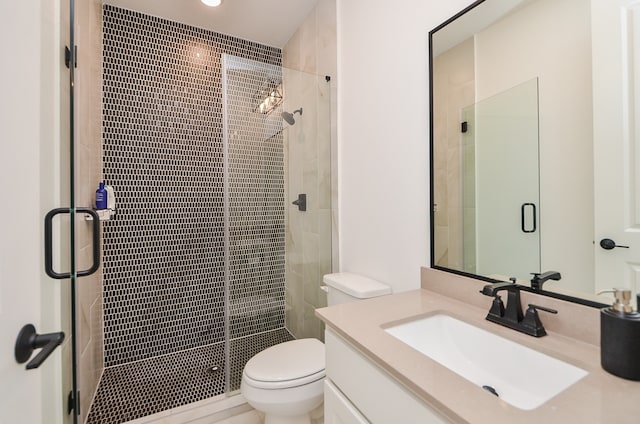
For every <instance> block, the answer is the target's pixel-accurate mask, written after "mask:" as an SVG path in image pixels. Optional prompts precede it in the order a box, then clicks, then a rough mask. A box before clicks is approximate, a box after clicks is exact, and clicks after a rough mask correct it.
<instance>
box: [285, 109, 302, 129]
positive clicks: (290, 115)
mask: <svg viewBox="0 0 640 424" xmlns="http://www.w3.org/2000/svg"><path fill="white" fill-rule="evenodd" d="M296 113H299V114H300V116H302V108H300V109H296V110H294V111H293V113H290V112H287V111H284V112H282V119H284V120H285V121H287V124H289V125H293V124H295V123H296V120H295V119H293V115H295V114H296Z"/></svg>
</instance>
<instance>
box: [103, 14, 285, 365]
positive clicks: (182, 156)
mask: <svg viewBox="0 0 640 424" xmlns="http://www.w3.org/2000/svg"><path fill="white" fill-rule="evenodd" d="M103 19H104V27H103V28H104V38H103V40H104V41H103V42H104V50H103V58H104V59H103V60H104V85H103V91H104V95H103V149H104V164H103V170H104V179H105V181H106V182H107V183H108V184H111V185H113V186H114V188H115V192H116V199H117V215H116V217H115V219H113V220H111V221H109V222H106V223H105V226H104V331H105V349H104V351H105V364H106V365H107V366H114V365H119V364H124V363H128V362H132V361H137V360H141V359H145V358H150V357H156V356H159V355H165V354H169V353H173V352H177V351H182V350H186V349H191V348H195V347H198V346H204V345H209V344H212V343H216V342H219V341H222V340H223V337H224V313H225V303H224V296H225V288H224V283H225V278H227V277H228V278H229V279H230V281H231V287H232V289H231V293H230V296H231V302H230V305H229V307H230V309H231V310H232V312H233V318H232V325H234V326H235V327H234V328H241V329H242V331H245V330H246V331H248V332H260V331H267V330H270V329H272V328H273V327H274V326H276V325H280V327H282V326H283V325H284V259H283V258H282V257H283V254H280V253H279V250H278V249H284V248H283V247H282V248H280V247H278V246H279V245H284V223H283V219H284V218H281V219H279V221H278V219H275V220H271V219H270V218H269V217H271V216H273V208H274V206H273V205H272V204H269V203H268V204H266V205H264V206H256V203H255V202H258V201H264V196H263V194H264V193H271V194H273V197H278V196H280V198H282V197H283V191H284V189H283V183H282V178H283V172H282V171H280V172H279V171H277V167H278V165H277V164H278V163H280V169H282V161H283V159H282V139H280V140H278V139H277V137H276V139H274V140H273V141H272V142H273V143H275V144H274V145H273V146H267V145H264V144H261V143H262V142H263V141H264V139H263V138H260V139H259V140H258V139H257V138H256V137H257V136H255V132H254V133H252V131H254V130H253V129H252V128H253V127H252V125H251V121H247V122H245V123H244V124H245V125H244V126H243V128H242V129H241V132H244V133H246V134H248V138H247V137H240V138H239V139H238V144H237V145H235V147H233V148H232V150H233V151H231V152H230V156H229V159H230V163H229V166H230V173H229V187H228V188H229V191H230V192H231V193H235V194H236V195H237V196H236V197H233V196H231V199H230V200H231V203H230V209H229V212H230V214H236V215H235V216H236V217H237V218H239V219H235V220H234V219H230V221H229V223H230V226H229V233H230V237H229V242H228V244H225V227H224V225H225V210H224V197H223V189H224V185H225V175H224V174H223V170H224V169H223V165H224V164H223V161H224V159H225V158H224V149H223V123H222V120H223V115H222V90H223V88H222V63H221V57H222V56H221V55H222V54H224V53H227V54H231V55H234V56H237V57H243V58H247V59H252V60H255V61H258V62H262V63H267V64H271V65H275V66H280V65H281V60H282V59H281V52H280V50H279V49H276V48H273V47H269V46H264V45H260V44H257V43H254V42H250V41H246V40H241V39H238V38H235V37H231V36H228V35H223V34H218V33H215V32H212V31H207V30H204V29H200V28H195V27H191V26H188V25H184V24H180V23H176V22H171V21H167V20H164V19H161V18H157V17H152V16H147V15H143V14H141V13H137V12H133V11H129V10H125V9H120V8H115V7H112V6H109V5H106V6H104V9H103ZM263 135H264V134H260V136H263ZM234 149H236V150H234ZM278 149H280V154H279V156H278ZM243 152H244V153H243ZM270 158H272V159H270ZM270 160H272V162H274V163H275V165H272V164H270V163H269V161H270ZM257 164H262V166H256V165H257ZM274 169H275V170H274ZM245 171H246V172H245ZM260 175H261V176H263V177H265V176H266V177H268V178H266V179H263V183H264V190H263V191H262V192H256V191H255V190H253V188H255V185H252V186H251V187H250V188H248V186H247V185H245V183H247V181H248V180H251V181H253V180H255V179H257V178H258V177H259V176H260ZM252 184H253V183H252ZM243 190H244V191H243ZM274 193H275V194H274ZM278 193H280V194H278ZM233 202H236V203H235V204H234V203H233ZM252 202H254V203H252ZM234 208H235V209H234ZM280 208H282V202H281V205H280ZM225 246H228V248H229V251H230V254H231V257H230V264H229V275H225ZM265 257H268V258H275V259H274V260H265V261H263V260H262V258H265ZM240 268H242V269H244V270H245V271H243V272H244V274H242V275H240V274H238V273H237V272H236V270H237V269H240ZM265 281H266V282H267V283H266V285H265ZM271 292H277V293H278V295H277V296H271V294H272V293H271ZM278 296H279V297H278ZM265 298H277V299H278V300H277V301H274V302H264V299H265ZM243 334H244V333H243Z"/></svg>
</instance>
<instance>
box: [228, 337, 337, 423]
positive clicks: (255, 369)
mask: <svg viewBox="0 0 640 424" xmlns="http://www.w3.org/2000/svg"><path fill="white" fill-rule="evenodd" d="M324 376H325V370H324V344H323V343H322V342H321V341H320V340H317V339H299V340H293V341H290V342H285V343H280V344H278V345H275V346H272V347H270V348H268V349H265V350H263V351H262V352H260V353H258V354H257V355H255V356H254V357H253V358H251V359H250V360H249V362H247V364H246V365H245V367H244V371H243V373H242V383H241V386H240V390H241V392H242V394H243V396H244V397H245V398H246V399H247V402H249V404H250V405H251V406H252V407H254V408H255V409H256V410H258V411H262V412H264V414H265V424H309V423H310V422H311V421H310V418H309V413H310V412H311V411H312V410H314V409H315V408H317V407H318V406H320V405H321V404H322V400H323V390H324V386H323V382H324Z"/></svg>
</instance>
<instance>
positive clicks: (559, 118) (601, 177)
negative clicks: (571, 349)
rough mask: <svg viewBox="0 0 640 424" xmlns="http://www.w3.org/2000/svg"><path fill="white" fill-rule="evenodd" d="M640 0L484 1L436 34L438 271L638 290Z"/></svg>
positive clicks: (583, 297) (588, 296) (580, 288)
mask: <svg viewBox="0 0 640 424" xmlns="http://www.w3.org/2000/svg"><path fill="white" fill-rule="evenodd" d="M635 3H636V2H634V1H632V0H483V1H478V2H475V3H473V4H472V5H471V6H469V7H468V8H467V9H465V10H464V11H462V12H460V13H459V14H458V15H456V16H454V17H453V18H451V19H450V20H448V21H447V22H445V23H443V24H442V25H440V26H439V27H437V28H436V29H434V30H433V31H431V32H430V34H429V47H430V71H431V72H430V78H431V81H430V82H431V85H430V88H431V92H430V102H431V172H432V175H431V185H432V193H431V194H432V196H431V199H432V216H431V225H432V228H431V230H432V231H431V235H432V240H431V242H432V249H431V252H432V258H431V264H432V267H434V268H439V269H444V270H449V271H452V272H457V273H463V274H467V275H473V276H478V277H480V278H489V279H497V280H502V279H505V280H507V279H509V278H512V277H515V278H517V280H518V282H520V283H523V284H526V283H527V282H528V281H529V280H530V279H531V273H540V272H545V271H551V270H553V271H558V272H559V273H560V274H561V275H562V278H561V280H559V281H553V280H550V281H547V282H545V283H544V287H543V289H544V290H545V291H548V292H550V293H549V294H551V295H553V294H554V293H556V294H560V296H568V297H569V298H572V299H575V300H577V301H580V302H582V303H586V304H592V305H594V306H598V305H599V304H600V303H609V300H608V298H606V297H602V296H597V295H596V292H598V291H600V290H603V289H607V288H611V287H614V286H615V287H626V288H630V289H631V290H632V291H633V292H634V294H635V293H637V292H638V286H639V285H640V253H639V251H640V172H639V171H638V169H640V146H637V145H636V144H637V142H636V140H638V139H640V108H638V107H635V104H636V102H639V101H640V89H638V87H640V45H639V43H640V36H639V35H638V34H640V27H639V25H640V6H639V5H637V4H635ZM634 297H635V296H634Z"/></svg>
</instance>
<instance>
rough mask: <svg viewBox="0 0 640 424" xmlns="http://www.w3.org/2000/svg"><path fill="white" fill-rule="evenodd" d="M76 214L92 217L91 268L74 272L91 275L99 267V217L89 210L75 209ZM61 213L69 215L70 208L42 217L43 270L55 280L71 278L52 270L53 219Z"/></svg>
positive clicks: (64, 273)
mask: <svg viewBox="0 0 640 424" xmlns="http://www.w3.org/2000/svg"><path fill="white" fill-rule="evenodd" d="M76 212H80V213H87V214H89V215H91V216H92V217H93V221H92V224H93V234H92V237H93V240H92V242H93V243H92V244H93V264H92V265H91V268H89V269H86V270H84V271H78V272H76V276H78V277H85V276H87V275H91V274H93V273H94V272H96V271H97V270H98V268H99V267H100V217H99V216H98V214H97V213H96V211H94V210H93V209H91V208H76ZM61 213H71V208H57V209H52V210H50V211H49V213H47V215H46V216H45V217H44V270H45V272H46V273H47V275H48V276H49V277H51V278H55V279H56V280H64V279H66V278H71V273H70V272H63V273H59V272H56V271H55V270H54V269H53V224H52V222H53V217H54V216H56V215H59V214H61Z"/></svg>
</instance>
